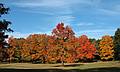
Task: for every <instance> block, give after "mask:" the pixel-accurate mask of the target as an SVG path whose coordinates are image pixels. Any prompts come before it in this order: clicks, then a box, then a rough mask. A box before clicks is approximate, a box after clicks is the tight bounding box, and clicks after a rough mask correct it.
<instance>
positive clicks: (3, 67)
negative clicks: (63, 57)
mask: <svg viewBox="0 0 120 72" xmlns="http://www.w3.org/2000/svg"><path fill="white" fill-rule="evenodd" d="M26 71H28V72H41V71H43V72H120V62H118V61H109V62H94V63H70V64H68V63H67V64H65V66H64V67H62V66H61V64H30V63H12V64H0V72H26Z"/></svg>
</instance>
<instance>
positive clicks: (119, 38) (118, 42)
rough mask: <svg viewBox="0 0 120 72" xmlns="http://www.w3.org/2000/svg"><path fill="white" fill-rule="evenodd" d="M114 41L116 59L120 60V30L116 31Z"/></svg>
mask: <svg viewBox="0 0 120 72" xmlns="http://www.w3.org/2000/svg"><path fill="white" fill-rule="evenodd" d="M113 39H114V50H115V59H116V60H120V28H118V29H117V30H116V32H115V35H114V37H113Z"/></svg>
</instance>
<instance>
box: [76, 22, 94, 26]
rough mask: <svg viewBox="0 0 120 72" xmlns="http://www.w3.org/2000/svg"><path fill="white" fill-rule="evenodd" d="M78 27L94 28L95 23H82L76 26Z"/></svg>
mask: <svg viewBox="0 0 120 72" xmlns="http://www.w3.org/2000/svg"><path fill="white" fill-rule="evenodd" d="M76 25H77V26H93V25H95V24H94V23H91V22H90V23H87V22H80V23H78V24H76Z"/></svg>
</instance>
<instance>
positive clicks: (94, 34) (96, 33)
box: [76, 29, 115, 39]
mask: <svg viewBox="0 0 120 72" xmlns="http://www.w3.org/2000/svg"><path fill="white" fill-rule="evenodd" d="M114 32H115V29H95V30H83V31H79V32H76V36H80V35H87V36H89V38H95V39H100V38H101V37H102V36H104V35H113V34H114Z"/></svg>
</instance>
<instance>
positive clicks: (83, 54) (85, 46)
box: [76, 35, 96, 61]
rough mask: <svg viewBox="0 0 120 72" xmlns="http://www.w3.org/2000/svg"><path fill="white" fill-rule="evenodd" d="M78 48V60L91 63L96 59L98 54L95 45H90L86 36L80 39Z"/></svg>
mask: <svg viewBox="0 0 120 72" xmlns="http://www.w3.org/2000/svg"><path fill="white" fill-rule="evenodd" d="M78 43H79V44H78V46H77V48H76V52H77V58H78V59H79V60H83V61H89V60H92V59H93V58H94V55H95V54H96V48H95V45H94V44H92V43H90V41H89V39H88V37H87V36H86V35H82V36H80V37H79V38H78Z"/></svg>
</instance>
